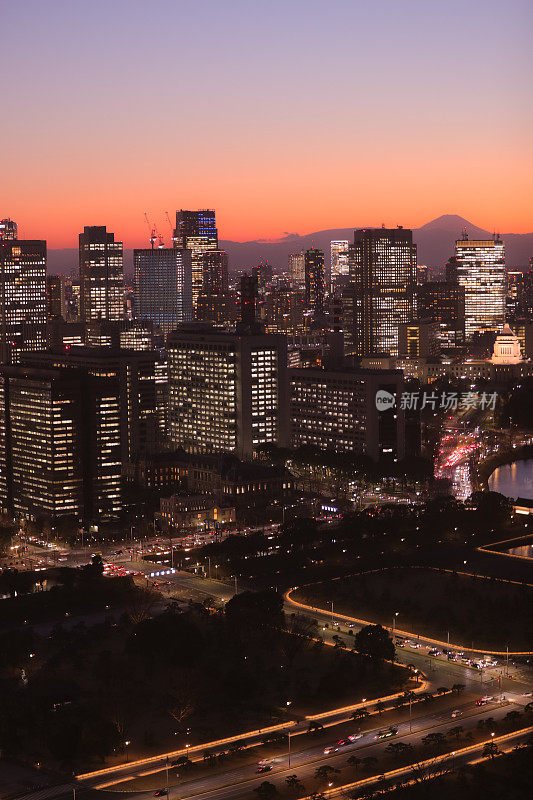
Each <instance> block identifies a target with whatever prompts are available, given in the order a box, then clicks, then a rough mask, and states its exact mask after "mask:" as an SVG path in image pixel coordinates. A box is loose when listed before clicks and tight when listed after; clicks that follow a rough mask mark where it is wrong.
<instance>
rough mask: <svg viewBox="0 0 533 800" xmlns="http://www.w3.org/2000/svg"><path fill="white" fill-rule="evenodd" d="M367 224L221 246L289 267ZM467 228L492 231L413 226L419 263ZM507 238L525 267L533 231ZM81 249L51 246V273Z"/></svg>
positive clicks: (510, 257) (232, 258)
mask: <svg viewBox="0 0 533 800" xmlns="http://www.w3.org/2000/svg"><path fill="white" fill-rule="evenodd" d="M357 227H365V226H364V225H354V227H352V228H334V229H331V230H326V231H316V232H315V233H308V234H305V235H304V236H300V235H298V234H290V235H289V236H285V237H284V238H282V239H279V240H277V241H260V240H258V241H252V242H232V241H227V240H224V239H221V240H220V247H221V248H223V249H224V250H227V252H228V254H229V262H230V270H231V271H233V272H235V271H238V270H242V269H247V268H250V267H253V266H255V265H256V264H259V263H260V262H261V261H268V262H269V263H270V264H272V266H273V267H286V266H287V258H288V256H289V254H290V253H295V252H298V251H300V250H307V249H308V248H309V247H318V248H319V249H321V250H324V252H325V254H326V258H327V259H328V260H329V243H330V241H331V240H332V239H348V241H352V240H353V231H354V228H357ZM463 228H466V230H467V231H468V236H469V238H470V239H490V238H492V235H493V234H492V232H491V231H484V230H483V229H482V228H478V227H477V226H476V225H473V224H472V223H471V222H468V220H466V219H463V217H459V216H457V215H456V214H443V215H442V216H441V217H438V218H437V219H434V220H432V221H431V222H427V223H426V224H425V225H422V227H421V228H415V229H413V238H414V241H415V242H416V244H417V245H418V263H419V264H426V265H427V266H429V267H433V268H435V269H436V270H437V271H439V270H441V269H442V268H443V266H444V264H445V263H446V261H447V260H448V258H449V257H450V256H451V255H452V254H453V246H454V242H455V240H456V239H460V238H461V232H462V229H463ZM500 235H501V237H502V239H503V240H504V241H505V251H506V262H507V266H508V267H516V268H519V269H524V268H525V267H527V266H528V264H529V259H530V258H531V257H533V233H500ZM132 254H133V251H132V250H131V249H125V250H124V267H125V270H126V272H127V273H131V271H132V264H133V255H132ZM77 264H78V251H77V250H75V249H70V248H69V249H64V250H49V251H48V270H49V272H51V273H60V274H65V275H66V274H69V273H70V272H71V270H72V269H73V268H77Z"/></svg>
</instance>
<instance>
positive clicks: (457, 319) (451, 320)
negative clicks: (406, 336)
mask: <svg viewBox="0 0 533 800" xmlns="http://www.w3.org/2000/svg"><path fill="white" fill-rule="evenodd" d="M416 306H417V313H418V317H419V318H420V319H430V320H432V321H433V322H436V323H437V325H438V326H439V340H440V342H441V344H442V345H443V346H453V345H456V344H459V343H460V342H462V341H463V339H464V335H465V290H464V286H459V284H458V283H452V282H450V281H434V282H431V283H424V284H423V285H422V286H419V287H418V289H417V293H416Z"/></svg>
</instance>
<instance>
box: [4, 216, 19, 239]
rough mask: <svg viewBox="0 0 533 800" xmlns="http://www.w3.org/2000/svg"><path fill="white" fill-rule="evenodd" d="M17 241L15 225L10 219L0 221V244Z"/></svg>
mask: <svg viewBox="0 0 533 800" xmlns="http://www.w3.org/2000/svg"><path fill="white" fill-rule="evenodd" d="M13 239H18V227H17V223H16V222H15V221H14V220H12V219H0V242H7V241H12V240H13Z"/></svg>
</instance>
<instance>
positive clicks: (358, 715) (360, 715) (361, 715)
mask: <svg viewBox="0 0 533 800" xmlns="http://www.w3.org/2000/svg"><path fill="white" fill-rule="evenodd" d="M369 716H370V713H369V712H368V711H367V710H366V708H358V709H356V710H355V711H354V712H353V714H352V719H355V720H362V719H366V718H367V717H369Z"/></svg>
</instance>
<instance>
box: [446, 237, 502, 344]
mask: <svg viewBox="0 0 533 800" xmlns="http://www.w3.org/2000/svg"><path fill="white" fill-rule="evenodd" d="M455 275H456V281H457V283H458V284H459V286H463V287H464V290H465V336H466V338H467V339H469V338H471V337H472V336H473V334H474V333H475V332H476V331H483V330H500V329H501V327H502V326H503V324H504V321H505V291H506V278H507V275H506V271H505V245H504V243H503V242H502V240H501V239H500V238H499V237H496V238H494V239H489V240H487V241H474V240H472V241H471V240H469V239H468V238H467V237H466V234H465V235H464V238H463V239H459V240H458V241H456V243H455Z"/></svg>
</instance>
